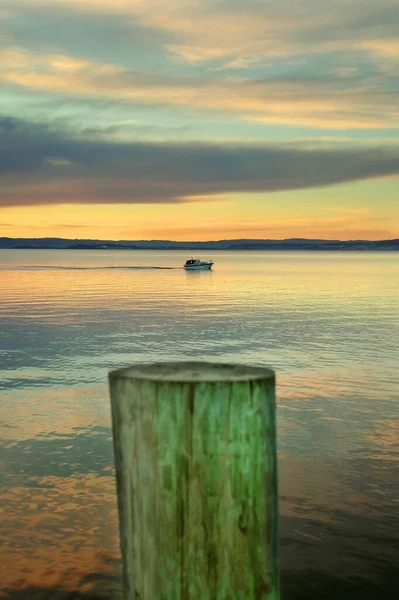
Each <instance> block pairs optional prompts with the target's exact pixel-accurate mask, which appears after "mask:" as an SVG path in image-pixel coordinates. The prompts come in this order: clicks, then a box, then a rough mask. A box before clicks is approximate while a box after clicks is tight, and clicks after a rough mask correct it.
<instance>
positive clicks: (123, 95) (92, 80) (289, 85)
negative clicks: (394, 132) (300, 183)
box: [0, 47, 399, 129]
mask: <svg viewBox="0 0 399 600" xmlns="http://www.w3.org/2000/svg"><path fill="white" fill-rule="evenodd" d="M2 58H3V66H0V81H1V80H2V81H3V83H4V84H8V85H9V86H10V85H11V86H14V88H15V87H16V86H17V88H16V89H18V88H19V89H22V90H26V91H41V92H47V93H50V94H58V95H59V96H68V97H75V98H80V99H81V100H83V101H86V100H87V99H88V98H102V99H108V100H110V101H111V102H117V101H118V100H119V101H124V102H125V103H128V102H130V103H131V104H132V106H134V105H135V104H136V103H141V104H142V105H152V106H168V107H174V108H175V109H185V110H187V111H192V109H193V108H194V109H196V110H197V111H199V112H200V113H202V114H204V113H213V114H219V115H226V114H229V115H231V116H235V117H238V118H240V119H241V120H244V121H249V122H252V121H257V122H261V123H277V124H297V125H308V126H313V127H323V128H326V127H328V128H330V129H331V128H339V129H355V128H367V127H368V128H382V127H389V126H394V127H398V126H399V108H398V105H397V102H396V93H395V92H394V91H390V90H384V89H383V87H381V85H380V80H379V78H376V77H371V76H370V77H366V76H355V75H354V74H353V72H352V74H351V77H348V70H345V71H344V73H343V74H342V70H341V75H340V74H339V73H338V74H337V73H336V72H335V73H330V74H327V75H324V76H323V77H321V76H318V75H317V74H311V73H302V74H298V75H296V76H293V75H290V76H288V75H285V76H282V75H280V76H276V75H275V76H273V77H271V76H269V77H267V76H265V77H262V78H256V79H254V78H249V77H231V76H225V75H224V76H221V75H220V74H218V73H215V72H213V73H211V74H208V75H192V74H174V73H170V74H168V73H162V74H159V73H158V72H150V71H143V70H138V69H128V68H125V67H121V66H120V65H117V64H111V63H99V62H95V61H88V60H84V59H79V58H76V57H75V58H72V57H68V56H66V55H62V54H52V53H30V54H29V53H28V52H27V51H26V50H23V49H21V48H18V47H14V48H12V49H8V50H6V51H4V52H3V57H2Z"/></svg>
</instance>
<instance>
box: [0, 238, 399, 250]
mask: <svg viewBox="0 0 399 600" xmlns="http://www.w3.org/2000/svg"><path fill="white" fill-rule="evenodd" d="M0 248H3V249H51V250H57V249H64V250H104V249H107V250H391V251H392V250H399V239H394V240H378V241H370V240H350V241H341V240H314V239H306V238H290V239H286V240H263V239H257V240H251V239H240V240H219V241H212V242H174V241H171V240H119V241H114V240H87V239H84V240H79V239H75V240H70V239H64V238H9V237H3V238H0Z"/></svg>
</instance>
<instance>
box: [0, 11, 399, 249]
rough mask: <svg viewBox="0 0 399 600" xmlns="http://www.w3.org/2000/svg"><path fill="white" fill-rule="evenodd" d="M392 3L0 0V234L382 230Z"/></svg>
mask: <svg viewBox="0 0 399 600" xmlns="http://www.w3.org/2000/svg"><path fill="white" fill-rule="evenodd" d="M398 32H399V10H398V4H397V0H329V1H328V2H323V0H278V1H277V0H221V1H219V0H12V1H11V0H10V1H8V0H2V2H1V5H0V90H1V92H0V211H1V216H0V236H8V237H46V236H48V237H66V238H100V239H115V240H116V239H124V240H127V239H132V240H133V239H175V240H217V239H223V238H274V239H276V238H289V237H311V238H333V239H343V240H347V239H360V238H362V239H391V238H395V237H399V178H398V175H399V142H398V127H399V93H398V91H399V86H398V72H399V34H398Z"/></svg>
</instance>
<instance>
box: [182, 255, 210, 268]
mask: <svg viewBox="0 0 399 600" xmlns="http://www.w3.org/2000/svg"><path fill="white" fill-rule="evenodd" d="M212 265H213V262H212V261H211V260H199V259H198V258H190V259H189V260H186V262H185V263H184V268H185V269H186V270H187V271H208V270H209V269H212Z"/></svg>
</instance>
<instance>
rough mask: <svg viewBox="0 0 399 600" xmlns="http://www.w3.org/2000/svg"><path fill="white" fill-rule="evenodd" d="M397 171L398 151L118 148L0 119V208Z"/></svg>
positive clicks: (183, 194)
mask: <svg viewBox="0 0 399 600" xmlns="http://www.w3.org/2000/svg"><path fill="white" fill-rule="evenodd" d="M397 173H399V150H398V149H397V148H394V147H392V148H387V147H384V148H378V147H376V148H369V149H364V148H363V149H356V148H350V149H348V148H346V149H340V148H339V149H328V148H319V149H317V150H315V149H304V148H303V149H301V148H284V147H279V146H271V145H253V144H251V145H249V144H227V143H224V144H200V143H195V142H192V143H141V142H140V143H134V142H131V143H121V142H116V141H113V140H107V139H105V138H104V136H102V137H98V138H93V136H91V137H90V138H84V137H82V136H78V135H76V134H75V135H74V134H71V133H70V132H68V131H67V130H56V129H54V128H53V127H52V126H51V125H43V124H40V123H27V122H25V121H22V120H17V119H11V118H2V119H0V182H1V192H0V204H2V205H3V206H7V205H8V206H9V205H18V204H57V203H60V202H76V203H77V202H82V201H84V202H91V203H96V202H97V203H98V202H100V203H110V202H111V203H112V202H127V203H154V202H160V203H168V202H184V201H187V198H188V197H197V196H207V195H214V194H221V193H234V192H251V191H252V192H270V191H276V190H289V189H301V188H311V187H319V186H328V185H334V184H338V183H343V182H349V181H356V180H362V179H369V178H373V177H381V176H389V175H392V174H397Z"/></svg>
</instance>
